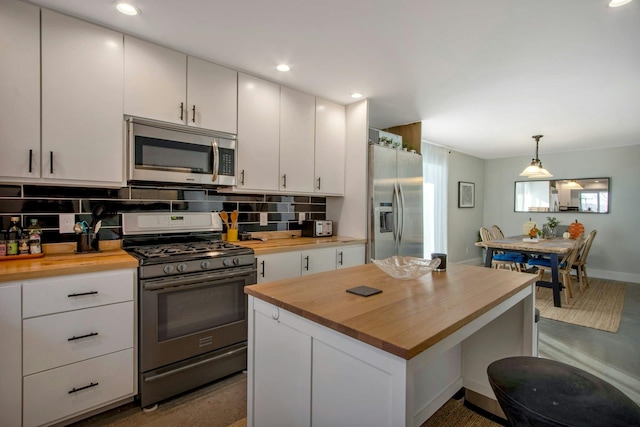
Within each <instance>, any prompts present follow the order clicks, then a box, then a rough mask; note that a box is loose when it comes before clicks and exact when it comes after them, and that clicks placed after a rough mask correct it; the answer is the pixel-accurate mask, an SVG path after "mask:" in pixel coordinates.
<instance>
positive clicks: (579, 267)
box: [571, 230, 598, 290]
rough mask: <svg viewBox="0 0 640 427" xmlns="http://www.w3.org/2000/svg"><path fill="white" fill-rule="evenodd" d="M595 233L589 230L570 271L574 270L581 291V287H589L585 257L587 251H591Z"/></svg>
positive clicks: (587, 253) (587, 254) (595, 231)
mask: <svg viewBox="0 0 640 427" xmlns="http://www.w3.org/2000/svg"><path fill="white" fill-rule="evenodd" d="M597 233H598V231H597V230H591V231H590V232H589V234H588V235H587V238H586V239H585V241H584V245H582V248H581V249H580V252H579V253H578V257H577V258H576V260H575V262H574V263H573V265H572V266H571V268H572V269H574V270H576V276H577V277H578V284H579V285H580V290H582V287H583V285H584V287H587V288H588V287H589V278H588V277H587V256H589V251H590V250H591V245H592V244H593V239H595V238H596V234H597Z"/></svg>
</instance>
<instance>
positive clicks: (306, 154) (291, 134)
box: [280, 86, 316, 193]
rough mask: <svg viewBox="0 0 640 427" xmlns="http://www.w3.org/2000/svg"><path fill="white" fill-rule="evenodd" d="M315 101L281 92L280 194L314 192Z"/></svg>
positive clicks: (308, 96)
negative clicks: (284, 192) (281, 192)
mask: <svg viewBox="0 0 640 427" xmlns="http://www.w3.org/2000/svg"><path fill="white" fill-rule="evenodd" d="M315 104H316V99H315V97H313V96H311V95H307V94H306V93H302V92H298V91H296V90H293V89H289V88H287V87H284V86H283V87H282V88H281V89H280V190H282V191H290V192H294V193H312V192H313V170H314V169H313V164H314V148H313V147H314V129H315V122H316V117H315Z"/></svg>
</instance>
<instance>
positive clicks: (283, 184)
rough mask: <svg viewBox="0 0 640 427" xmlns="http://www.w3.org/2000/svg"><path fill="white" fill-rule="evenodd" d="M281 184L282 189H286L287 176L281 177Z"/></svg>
mask: <svg viewBox="0 0 640 427" xmlns="http://www.w3.org/2000/svg"><path fill="white" fill-rule="evenodd" d="M282 179H283V183H282V188H287V174H286V173H285V174H284V175H282Z"/></svg>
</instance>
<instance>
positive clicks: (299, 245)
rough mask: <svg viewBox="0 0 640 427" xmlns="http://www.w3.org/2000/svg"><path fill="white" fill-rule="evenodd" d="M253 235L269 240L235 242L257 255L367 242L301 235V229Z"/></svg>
mask: <svg viewBox="0 0 640 427" xmlns="http://www.w3.org/2000/svg"><path fill="white" fill-rule="evenodd" d="M252 235H253V236H254V237H264V238H265V239H267V240H266V241H260V240H244V241H240V242H235V243H236V244H238V245H241V246H246V247H248V248H251V249H253V251H254V252H255V254H256V255H267V254H272V253H278V252H289V251H302V250H308V249H320V248H327V247H332V246H344V245H355V244H364V243H367V240H366V239H355V238H352V237H342V236H332V237H301V236H300V231H299V230H297V231H292V232H282V231H279V232H272V233H252ZM292 236H293V237H292Z"/></svg>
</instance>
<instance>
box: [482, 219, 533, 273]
mask: <svg viewBox="0 0 640 427" xmlns="http://www.w3.org/2000/svg"><path fill="white" fill-rule="evenodd" d="M480 238H481V239H482V241H483V242H488V241H491V240H494V239H495V237H494V234H492V233H491V232H490V231H489V229H488V228H486V227H480ZM524 262H525V258H524V255H522V254H518V253H504V252H500V253H497V254H494V255H493V258H492V259H491V266H492V267H493V268H504V269H509V270H514V269H515V270H516V271H522V269H521V267H520V266H521V265H523V264H524Z"/></svg>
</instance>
